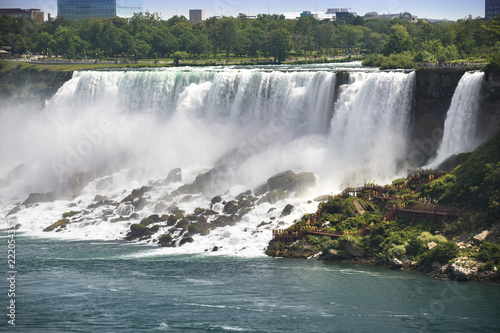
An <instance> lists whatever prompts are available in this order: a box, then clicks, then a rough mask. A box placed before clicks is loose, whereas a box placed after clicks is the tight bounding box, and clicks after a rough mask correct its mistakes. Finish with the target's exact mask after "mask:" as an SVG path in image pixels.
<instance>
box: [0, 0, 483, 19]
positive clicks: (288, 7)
mask: <svg viewBox="0 0 500 333" xmlns="http://www.w3.org/2000/svg"><path fill="white" fill-rule="evenodd" d="M0 7H2V8H40V9H42V10H43V11H44V12H45V14H47V13H51V14H52V16H55V15H56V13H57V0H0ZM327 8H351V11H353V12H357V13H358V15H361V16H363V15H364V14H366V13H367V12H371V11H375V12H378V13H379V14H381V13H400V12H404V11H407V12H410V13H411V14H413V15H416V16H418V17H423V18H433V19H443V18H446V19H449V20H457V19H461V18H465V17H467V16H469V15H472V16H473V17H478V16H480V17H484V1H483V0H350V1H349V0H328V1H323V0H316V1H304V0H280V1H270V0H209V1H201V0H184V1H165V0H144V10H148V11H150V12H158V13H160V14H161V16H162V17H163V18H169V17H171V16H173V15H175V14H176V13H177V14H178V15H184V16H186V17H189V9H205V13H206V16H207V17H210V16H214V15H219V16H220V15H221V14H222V15H226V16H230V15H231V16H236V15H238V13H245V14H247V15H257V14H259V13H268V11H269V13H271V14H274V13H278V14H279V13H282V12H292V11H297V12H298V11H304V10H310V11H312V12H316V9H317V11H318V12H324V11H325V10H326V9H327Z"/></svg>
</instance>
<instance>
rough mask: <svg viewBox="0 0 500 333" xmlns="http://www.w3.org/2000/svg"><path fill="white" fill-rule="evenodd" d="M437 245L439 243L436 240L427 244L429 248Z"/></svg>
mask: <svg viewBox="0 0 500 333" xmlns="http://www.w3.org/2000/svg"><path fill="white" fill-rule="evenodd" d="M436 246H437V244H436V243H435V242H430V243H429V244H427V247H428V248H429V250H432V249H433V248H435V247H436Z"/></svg>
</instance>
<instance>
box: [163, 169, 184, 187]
mask: <svg viewBox="0 0 500 333" xmlns="http://www.w3.org/2000/svg"><path fill="white" fill-rule="evenodd" d="M181 172H182V170H181V168H175V169H173V170H171V171H170V172H169V173H168V175H167V178H166V179H165V182H166V183H167V184H170V183H178V182H181V181H182V175H181Z"/></svg>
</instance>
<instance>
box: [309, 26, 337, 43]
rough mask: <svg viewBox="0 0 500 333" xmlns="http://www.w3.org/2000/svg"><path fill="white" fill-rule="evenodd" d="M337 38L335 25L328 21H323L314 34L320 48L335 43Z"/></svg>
mask: <svg viewBox="0 0 500 333" xmlns="http://www.w3.org/2000/svg"><path fill="white" fill-rule="evenodd" d="M334 38H335V26H334V25H333V24H332V23H331V22H329V21H327V22H325V23H322V24H321V25H320V26H319V27H318V29H317V30H316V33H315V34H314V42H315V43H316V48H318V49H328V48H330V47H331V46H332V45H333V40H334Z"/></svg>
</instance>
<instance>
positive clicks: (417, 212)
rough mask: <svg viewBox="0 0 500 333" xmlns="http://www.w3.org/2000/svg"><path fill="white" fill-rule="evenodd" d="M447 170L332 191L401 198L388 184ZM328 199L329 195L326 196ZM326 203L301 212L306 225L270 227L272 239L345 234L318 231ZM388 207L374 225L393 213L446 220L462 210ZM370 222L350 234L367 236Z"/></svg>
mask: <svg viewBox="0 0 500 333" xmlns="http://www.w3.org/2000/svg"><path fill="white" fill-rule="evenodd" d="M444 174H446V173H445V172H442V171H434V170H422V169H417V170H408V173H407V176H406V180H405V183H404V184H403V185H385V186H381V185H377V184H374V183H370V184H365V185H364V186H361V187H348V188H346V189H344V190H343V191H342V192H341V193H340V194H337V195H335V197H343V196H346V195H348V196H356V195H357V194H358V193H360V192H365V191H371V192H370V195H369V196H370V198H372V199H380V200H388V201H390V200H404V197H402V196H396V197H394V196H391V195H389V193H388V191H389V190H390V189H391V188H394V187H396V188H397V189H400V190H402V189H405V188H407V187H409V186H410V185H412V184H414V183H418V184H422V182H424V183H426V182H431V181H433V180H434V179H437V178H439V177H441V176H443V175H444ZM329 199H331V197H330V198H329ZM325 206H326V202H324V201H323V202H321V203H320V204H319V205H318V210H317V211H316V213H315V214H306V215H305V216H304V218H305V221H306V226H305V227H304V226H303V227H296V226H295V225H294V226H292V227H290V228H288V229H284V230H281V229H275V230H273V240H275V241H282V242H285V243H293V242H296V241H297V240H299V239H302V238H303V237H304V236H306V235H316V236H327V237H331V238H339V237H341V236H344V235H346V234H339V233H326V232H322V231H319V228H320V227H321V226H319V225H318V221H319V220H320V218H321V216H322V213H323V210H324V208H325ZM388 208H389V209H388V210H387V211H386V213H385V214H384V216H383V217H382V218H381V219H380V221H379V222H378V223H377V224H375V226H374V227H377V226H379V225H381V224H382V223H384V222H386V221H390V220H391V219H393V218H394V217H398V216H404V217H407V218H409V219H411V220H421V219H428V220H432V221H434V222H446V221H449V220H456V219H458V218H459V217H460V216H461V211H460V210H457V209H450V208H442V207H436V206H432V205H430V206H426V205H424V206H417V207H412V208H405V207H404V205H403V207H401V206H400V207H398V206H396V205H392V206H389V207H388ZM371 228H372V226H371V225H370V224H365V225H364V226H362V227H361V229H360V231H359V232H357V233H356V234H353V236H368V235H369V234H370V232H371Z"/></svg>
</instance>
